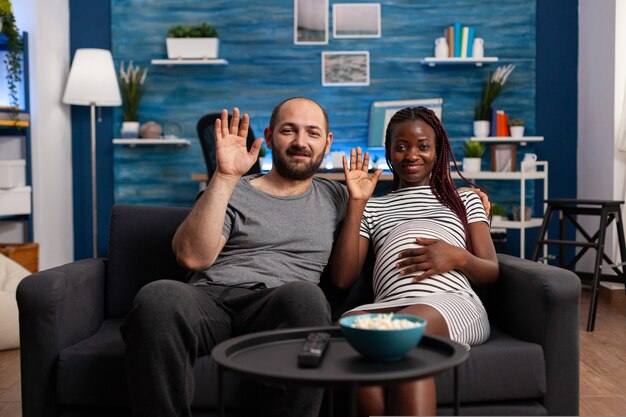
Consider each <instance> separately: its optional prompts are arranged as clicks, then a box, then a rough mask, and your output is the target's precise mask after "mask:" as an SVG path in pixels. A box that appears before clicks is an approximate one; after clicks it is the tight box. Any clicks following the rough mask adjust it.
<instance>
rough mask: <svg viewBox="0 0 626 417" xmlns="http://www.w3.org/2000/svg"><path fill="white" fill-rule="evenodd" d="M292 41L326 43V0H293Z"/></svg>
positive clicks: (303, 43)
mask: <svg viewBox="0 0 626 417" xmlns="http://www.w3.org/2000/svg"><path fill="white" fill-rule="evenodd" d="M293 43H294V44H296V45H325V44H327V43H328V0H294V1H293Z"/></svg>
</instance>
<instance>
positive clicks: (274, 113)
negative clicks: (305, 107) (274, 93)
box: [270, 97, 330, 136]
mask: <svg viewBox="0 0 626 417" xmlns="http://www.w3.org/2000/svg"><path fill="white" fill-rule="evenodd" d="M291 100H307V101H310V102H311V103H314V104H315V105H316V106H317V107H319V108H320V110H321V111H322V114H323V115H324V123H325V124H326V126H325V128H326V136H328V133H329V132H330V123H329V122H328V114H327V113H326V110H324V108H323V107H322V106H321V105H320V104H319V103H318V102H317V101H315V100H312V99H310V98H308V97H291V98H288V99H285V100H283V101H281V102H280V103H279V104H278V105H277V106H276V107H274V110H273V111H272V116H271V117H270V131H271V132H272V133H274V129H275V128H276V119H278V113H279V112H280V109H281V108H282V107H283V105H284V104H285V103H287V102H288V101H291Z"/></svg>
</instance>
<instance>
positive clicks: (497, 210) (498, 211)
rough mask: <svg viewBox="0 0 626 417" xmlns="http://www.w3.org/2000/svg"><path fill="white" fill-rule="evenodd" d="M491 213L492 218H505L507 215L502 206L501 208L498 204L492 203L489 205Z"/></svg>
mask: <svg viewBox="0 0 626 417" xmlns="http://www.w3.org/2000/svg"><path fill="white" fill-rule="evenodd" d="M491 213H492V214H493V215H494V216H505V217H506V215H507V212H506V209H505V208H504V206H501V205H500V204H498V203H493V204H491Z"/></svg>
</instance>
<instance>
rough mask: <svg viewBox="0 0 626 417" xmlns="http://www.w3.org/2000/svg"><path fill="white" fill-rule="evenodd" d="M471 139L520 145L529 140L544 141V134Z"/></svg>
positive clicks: (473, 137) (472, 139)
mask: <svg viewBox="0 0 626 417" xmlns="http://www.w3.org/2000/svg"><path fill="white" fill-rule="evenodd" d="M470 140H471V141H474V142H483V143H519V144H520V145H526V143H528V142H543V136H522V137H513V136H487V137H485V138H477V137H475V136H472V137H471V138H470Z"/></svg>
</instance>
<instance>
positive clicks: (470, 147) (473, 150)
mask: <svg viewBox="0 0 626 417" xmlns="http://www.w3.org/2000/svg"><path fill="white" fill-rule="evenodd" d="M484 153H485V146H484V145H483V144H482V143H480V142H477V141H469V140H468V141H465V142H464V143H463V171H464V172H477V171H480V163H481V157H482V156H483V154H484Z"/></svg>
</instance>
